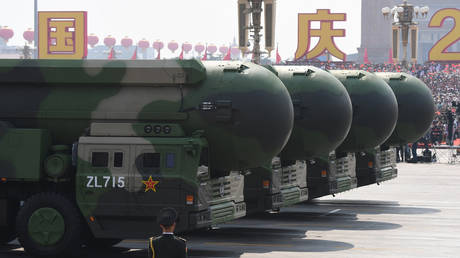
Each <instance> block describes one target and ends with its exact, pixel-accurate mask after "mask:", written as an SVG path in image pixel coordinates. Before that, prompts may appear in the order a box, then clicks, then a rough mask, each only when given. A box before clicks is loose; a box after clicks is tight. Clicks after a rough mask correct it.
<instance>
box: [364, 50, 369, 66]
mask: <svg viewBox="0 0 460 258" xmlns="http://www.w3.org/2000/svg"><path fill="white" fill-rule="evenodd" d="M364 63H365V64H370V62H369V56H368V55H367V48H365V49H364Z"/></svg>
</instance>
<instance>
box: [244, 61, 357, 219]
mask: <svg viewBox="0 0 460 258" xmlns="http://www.w3.org/2000/svg"><path fill="white" fill-rule="evenodd" d="M267 68H268V69H269V70H271V71H272V72H274V73H275V74H276V75H278V77H279V78H280V79H281V81H282V82H283V83H284V85H285V86H286V88H287V89H288V91H289V93H290V95H291V98H292V101H293V105H294V128H293V131H292V134H291V137H290V138H289V141H288V143H287V145H286V147H284V149H283V150H282V152H281V153H280V155H278V157H276V158H275V159H274V160H273V161H272V163H267V165H266V166H265V167H259V168H257V169H251V173H250V174H249V175H246V176H245V188H244V189H245V201H246V204H247V207H248V212H252V211H264V210H270V209H274V210H276V209H279V208H280V207H284V206H288V205H292V204H295V203H298V202H302V201H306V200H308V188H309V187H310V186H313V187H314V183H315V182H313V183H312V185H310V184H308V185H307V174H308V175H309V174H310V171H307V163H308V162H309V161H310V160H311V159H313V158H314V157H317V156H322V155H328V154H329V152H331V151H333V150H334V149H336V148H337V147H338V146H339V145H340V143H342V141H343V140H344V139H345V137H346V135H347V133H348V131H349V129H350V126H351V120H352V107H351V100H350V97H349V96H348V93H347V91H346V89H345V87H344V86H343V85H342V84H341V83H340V81H339V80H337V79H336V78H335V77H334V76H332V75H331V74H330V73H328V72H326V71H323V70H321V69H319V68H316V67H312V66H275V67H267ZM309 183H310V182H309ZM307 186H308V188H307Z"/></svg>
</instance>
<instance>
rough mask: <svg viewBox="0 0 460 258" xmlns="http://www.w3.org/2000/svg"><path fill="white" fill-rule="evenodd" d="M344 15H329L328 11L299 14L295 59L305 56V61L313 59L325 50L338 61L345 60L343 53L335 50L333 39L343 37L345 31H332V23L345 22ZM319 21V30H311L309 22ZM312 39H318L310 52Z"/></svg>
mask: <svg viewBox="0 0 460 258" xmlns="http://www.w3.org/2000/svg"><path fill="white" fill-rule="evenodd" d="M345 20H346V14H344V13H331V11H330V10H328V9H320V10H317V12H316V13H299V36H298V43H297V51H296V53H295V59H299V58H302V57H304V56H305V55H306V57H307V59H313V58H315V57H318V56H320V55H322V54H323V53H324V52H325V51H326V50H327V51H328V52H329V53H330V54H331V55H333V56H335V57H337V58H338V59H341V60H344V61H345V59H346V55H345V53H344V52H342V51H340V49H338V48H337V46H336V44H335V42H334V37H344V36H345V30H343V29H334V25H333V22H334V21H345ZM312 21H319V23H320V26H321V27H320V29H312V28H311V22H312ZM312 37H318V38H319V41H318V44H317V45H316V46H315V47H314V48H313V49H311V50H310V47H311V46H310V43H311V38H312Z"/></svg>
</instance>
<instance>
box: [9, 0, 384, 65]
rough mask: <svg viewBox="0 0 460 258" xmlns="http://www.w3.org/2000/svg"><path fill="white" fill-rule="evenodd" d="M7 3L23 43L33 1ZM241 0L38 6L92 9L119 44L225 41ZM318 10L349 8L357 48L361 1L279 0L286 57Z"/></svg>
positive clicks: (349, 43)
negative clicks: (301, 16)
mask: <svg viewBox="0 0 460 258" xmlns="http://www.w3.org/2000/svg"><path fill="white" fill-rule="evenodd" d="M2 2H7V4H5V3H4V5H3V7H2V8H1V9H0V25H2V26H4V25H6V26H9V27H11V28H12V29H13V30H14V31H15V35H14V37H13V39H11V40H10V44H13V45H18V44H21V45H22V44H24V42H25V40H24V39H23V37H22V33H23V32H24V30H26V29H27V28H30V27H33V0H8V1H7V0H2ZM236 3H237V0H162V1H160V0H110V1H108V0H107V1H102V0H73V1H69V0H39V10H40V11H88V32H89V33H95V34H96V35H98V36H99V38H100V41H99V42H101V39H103V38H104V37H105V36H107V35H109V34H110V35H113V36H115V37H116V38H117V44H118V43H119V42H120V40H121V38H123V37H124V36H130V37H131V38H133V39H134V41H135V42H137V41H138V40H140V39H142V38H146V39H148V40H150V41H154V40H156V39H161V40H163V41H164V42H168V41H170V40H175V41H177V42H179V43H182V42H184V41H189V42H190V43H192V44H195V43H198V42H202V43H214V44H216V45H218V46H220V45H222V44H229V43H230V42H232V41H233V38H234V37H236V36H237V9H236ZM316 9H331V10H332V12H334V13H338V12H345V13H347V21H346V22H337V23H336V24H334V27H335V28H341V29H342V28H343V29H346V37H345V38H337V39H336V43H337V45H338V47H339V48H340V49H341V50H342V51H344V52H345V53H347V54H350V53H355V52H356V48H357V47H359V45H360V40H361V24H360V22H361V15H360V13H361V0H278V6H277V25H276V41H277V42H278V43H279V51H280V54H281V56H282V57H283V59H284V58H289V57H292V56H293V55H294V52H295V51H296V48H297V29H298V28H297V14H298V13H312V12H315V11H316ZM379 18H380V17H379ZM382 19H383V18H382ZM163 52H169V51H163ZM165 54H167V53H165Z"/></svg>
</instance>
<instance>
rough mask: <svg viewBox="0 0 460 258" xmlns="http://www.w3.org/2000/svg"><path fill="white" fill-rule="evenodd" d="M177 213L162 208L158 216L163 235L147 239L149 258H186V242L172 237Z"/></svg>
mask: <svg viewBox="0 0 460 258" xmlns="http://www.w3.org/2000/svg"><path fill="white" fill-rule="evenodd" d="M176 221H177V212H176V210H175V209H174V208H164V209H162V210H161V211H160V213H159V215H158V219H157V222H158V224H160V227H161V230H162V231H163V234H162V235H161V236H158V237H151V238H150V239H149V250H148V253H149V256H148V257H149V258H184V257H187V246H186V240H185V239H182V238H180V237H177V236H175V235H174V229H175V228H176Z"/></svg>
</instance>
